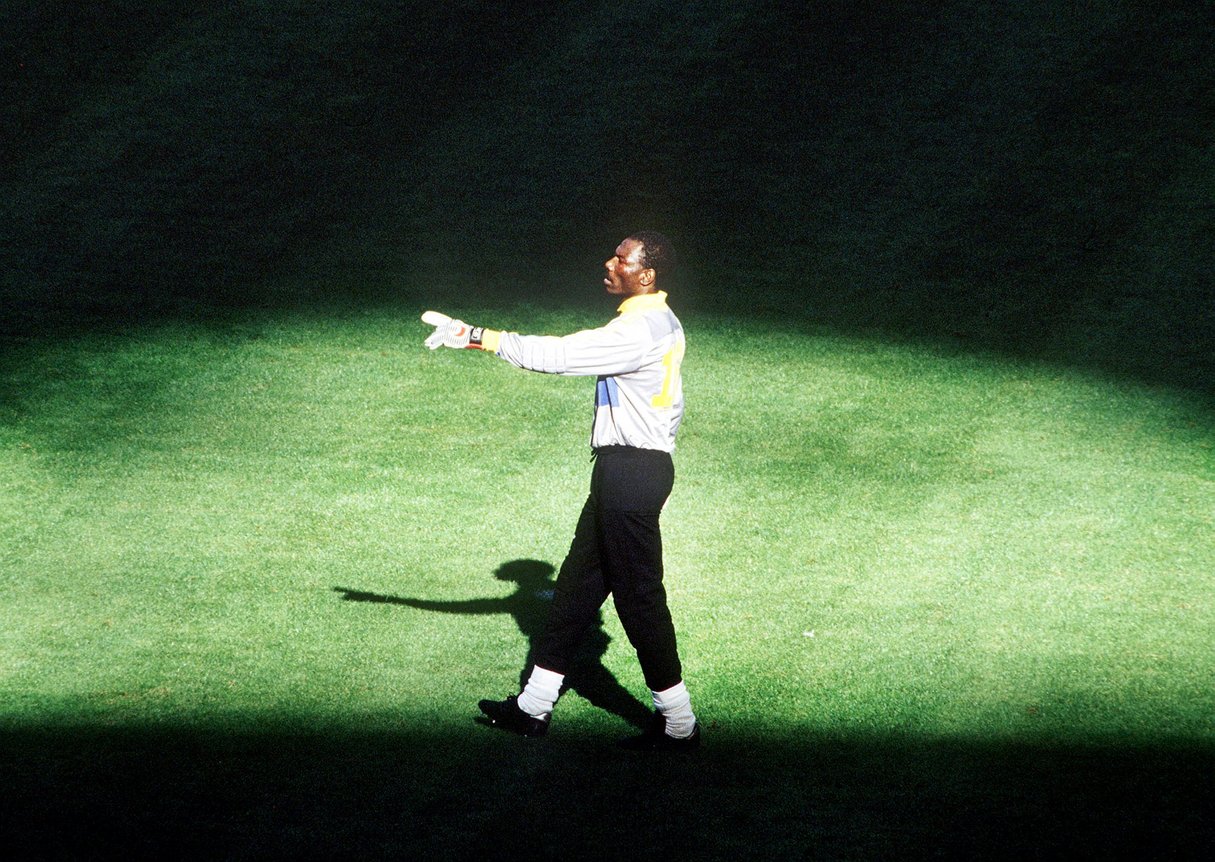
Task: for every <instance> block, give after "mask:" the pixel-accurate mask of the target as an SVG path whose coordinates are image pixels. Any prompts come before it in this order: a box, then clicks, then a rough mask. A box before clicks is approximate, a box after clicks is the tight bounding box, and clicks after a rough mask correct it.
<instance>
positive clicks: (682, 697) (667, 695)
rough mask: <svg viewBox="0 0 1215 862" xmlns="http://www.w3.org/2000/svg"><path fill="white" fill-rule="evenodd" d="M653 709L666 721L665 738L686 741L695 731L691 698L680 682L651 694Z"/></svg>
mask: <svg viewBox="0 0 1215 862" xmlns="http://www.w3.org/2000/svg"><path fill="white" fill-rule="evenodd" d="M651 694H653V695H654V708H655V709H657V710H658V711H659V712H660V713H662V717H663V718H665V719H666V720H667V736H673V737H675V738H676V739H687V738H688V737H689V736H691V735H692V731H693V730H695V729H696V716H695V715H694V714H693V712H692V697H691V695H689V694H688V687H687V686H686V685H684V684H683V682H682V681H680V682H678V683H676V684H675V685H673V686H671V687H670V688H668V689H666V690H665V691H654V692H651Z"/></svg>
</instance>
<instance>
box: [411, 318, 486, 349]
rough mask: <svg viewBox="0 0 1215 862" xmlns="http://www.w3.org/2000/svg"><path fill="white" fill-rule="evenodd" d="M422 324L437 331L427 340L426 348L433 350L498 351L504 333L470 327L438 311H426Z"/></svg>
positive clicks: (479, 327)
mask: <svg viewBox="0 0 1215 862" xmlns="http://www.w3.org/2000/svg"><path fill="white" fill-rule="evenodd" d="M422 322H423V323H429V324H430V325H431V326H433V327H434V328H435V331H434V332H432V333H431V334H430V336H429V337H428V338H427V339H426V346H427V347H429V348H430V349H431V350H437V349H438V348H440V347H454V348H456V349H457V350H458V349H460V348H463V347H471V348H475V349H477V350H488V351H489V352H490V353H493V352H495V351H497V349H498V340H499V338H500V337H501V335H502V333H500V332H498V331H497V330H494V329H485V328H484V327H482V326H469V325H468V324H467V323H465V322H464V321H463V320H453V319H452V318H450V317H448V316H447V315H446V314H442V313H441V312H438V311H426V312H423V314H422Z"/></svg>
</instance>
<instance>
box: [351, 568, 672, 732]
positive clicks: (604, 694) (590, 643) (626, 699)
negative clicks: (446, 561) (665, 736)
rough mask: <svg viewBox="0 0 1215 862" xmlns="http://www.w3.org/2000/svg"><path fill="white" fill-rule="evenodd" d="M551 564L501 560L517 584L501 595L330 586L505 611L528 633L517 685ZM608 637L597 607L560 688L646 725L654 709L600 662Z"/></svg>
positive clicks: (356, 598) (449, 607) (401, 601)
mask: <svg viewBox="0 0 1215 862" xmlns="http://www.w3.org/2000/svg"><path fill="white" fill-rule="evenodd" d="M554 571H555V570H554V568H553V567H552V566H551V565H550V564H549V563H545V562H542V561H540V560H512V561H510V562H509V563H503V564H502V565H501V566H499V567H498V568H497V570H495V572H494V577H496V578H497V579H498V580H500V581H508V582H513V583H515V584H516V585H517V586H516V588H515V591H514V592H513V593H511V594H510V595H509V596H504V597H502V598H484V599H465V600H463V601H441V600H434V599H414V598H406V597H401V596H385V595H380V594H378V593H368V592H362V591H360V590H352V589H348V588H346V587H334V588H333V591H334V592H336V593H341V594H342V601H345V602H375V603H379V604H390V605H405V606H407V607H411V608H417V609H419V610H424V611H438V612H439V613H445V614H468V615H470V616H479V615H484V614H510V615H511V616H512V617H514V619H515V625H517V626H518V627H519V631H520V632H522V634H523V635H524V637H526V638H527V641H528V648H527V660H526V661H525V662H524V663H523V672H522V674H521V675H520V679H519V689H520V690H522V689H523V686H524V685H525V684H526V683H527V674H528V671H529V669H530V668H531V666H532V665H533V664H534V663H535V662H534V661H533V658H532V654H533V652H534V651H535V648H536V644H537V643H538V642H539V640H540V636H541V635H542V634H543V633H544V626H545V622H546V621H547V620H548V610H549V604H550V603H551V602H552V600H553V589H554V587H555V582H554V581H553V580H551V577H552V574H553V572H554ZM611 641H612V639H611V638H610V637H609V636H608V633H607V632H605V631H604V630H603V612H602V611H600V612H599V615H598V617H597V618H596V622H595V625H593V626H592V627H591V629H590V631H588V632H587V634H586V636H585V637H584V638H583V640H582V644H581V646H580V647H579V650H578V655H577V656H576V657H575V658H574V661H573V664H572V665H571V667H570V671H569V673H567V674H566V676H565V684H564V685H563V686H562V688H561V690H562V692H565V691H573V692H575V693H576V694H578V695H579V696H580V697H583V698H585V699H586V700H587V701H589V702H590V703H591V704H592V705H593V706H596V707H598V708H599V709H602V710H604V711H606V712H610V713H612V714H613V715H617V716H619V717H620V718H623V719H624V720H625V721H627V722H629V723H630V724H632V725H634V726H636V727H645V726H646V724H647V723H648V722H649V720H650V717H651V715H652V712H653V710H651V709H650V708H649V707H647V706H646V705H645V704H643V703H642V702H641V701H639V700H638V699H637V698H636V697H634V696H633V695H632V694H631V693H630V692H629V691H628V689H626V688H625V687H624V686H622V685H621V684H620V683H619V682H618V681H617V679H616V677H615V676H613V675H612V672H611V671H609V670H608V669H607V668H606V667H604V665H603V656H604V655H605V654H606V653H607V648H608V644H610V643H611Z"/></svg>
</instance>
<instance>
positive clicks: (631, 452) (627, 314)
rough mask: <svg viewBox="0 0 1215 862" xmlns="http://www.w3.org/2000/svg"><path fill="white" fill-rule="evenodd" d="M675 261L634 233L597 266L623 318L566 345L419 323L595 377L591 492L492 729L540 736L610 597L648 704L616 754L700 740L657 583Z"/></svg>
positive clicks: (674, 361)
mask: <svg viewBox="0 0 1215 862" xmlns="http://www.w3.org/2000/svg"><path fill="white" fill-rule="evenodd" d="M673 265H674V254H673V252H672V249H671V245H670V242H669V241H668V240H667V238H666V237H664V236H663V235H662V234H659V233H656V232H653V231H642V232H639V233H635V234H633V235H632V236H630V237H628V238H627V239H625V240H624V241H623V242H621V243H620V245H619V246H618V247H617V248H616V252H615V254H614V255H613V256H612V257H610V258H609V259H608V260H607V261H606V262H605V263H604V268H605V269H606V270H607V272H606V276H605V277H604V279H603V282H604V285H605V286H606V288H607V292H608V293H609V294H611V295H614V296H619V297H621V298H622V299H623V302H622V303H621V305H620V308H619V312H620V314H619V316H618V317H616V318H615V319H613V320H612V321H611V322H609V323H608V324H607V325H606V326H603V327H600V328H599V329H592V330H586V331H583V332H577V333H574V334H573V335H567V336H564V337H561V338H557V337H551V336H534V335H518V334H516V333H513V332H499V331H497V330H493V329H485V328H483V327H472V326H469V325H468V324H466V323H464V322H462V321H459V320H451V319H450V318H447V317H445V316H443V315H438V314H436V313H434V312H427V314H426V315H423V319H424V320H426V322H428V323H432V324H434V325H435V326H436V328H435V331H434V333H433V334H432V335H431V336H430V337H429V338H427V339H426V346H427V347H429V348H430V349H432V350H434V349H436V348H438V347H443V346H445V347H454V348H477V349H481V350H486V351H489V352H491V353H494V354H496V355H498V356H499V357H501V358H502V359H504V360H506V361H507V362H509V363H511V364H512V365H516V366H518V367H520V368H526V369H529V370H532V371H541V372H546V373H550V374H565V375H586V376H591V375H594V376H595V377H596V378H597V382H596V386H595V423H594V427H593V429H592V431H591V447H592V451H593V456H594V467H593V469H592V471H591V488H590V494H589V496H588V497H587V500H586V504H585V505H584V506H583V508H582V514H581V516H580V517H579V519H578V525H577V527H576V529H575V531H574V539H573V542H572V544H571V545H570V550H569V554H568V555H567V556H566V558H565V561H564V562H563V563H562V564H561V569H560V571H559V573H558V575H557V585H556V592H555V595H554V597H553V604H552V608H551V610H550V612H549V618H548V622H547V625H546V627H545V630H544V633H543V634H542V635H541V637H540V640H539V643H538V644H537V646H536V648H535V651H534V659H535V664H534V665H533V667H532V668H531V674H530V676H529V678H528V681H527V684H526V685H525V686H524V688H523V691H522V692H520V693H519V694H518V695H517V696H516V695H512V696H510V697H508V698H506V700H504V701H494V700H483V701H481V703H480V708H481V711H482V712H483V713H484V714H485V716H486V717H487V718H488V720H489V722H490V723H491V724H492V725H494V726H495V727H500V728H503V729H505V730H509V731H512V732H514V733H518V734H522V735H523V736H542V735H544V734H545V733H546V732H547V731H548V726H549V721H550V718H551V716H552V711H553V706H554V704H555V703H556V701H557V698H558V695H559V694H560V693H561V689H562V684H563V682H564V679H565V674H566V671H567V670H568V669H569V667H570V660H571V658H572V657H573V655H574V652H575V650H576V649H577V647H578V644H579V642H580V640H581V639H582V637H583V635H584V634H585V633H586V632H587V631H588V630H589V629H590V627H591V626H592V625H594V623H595V622H596V620H597V619H598V614H599V609H600V607H601V606H602V605H603V603H604V601H605V600H606V599H607V597H608V595H609V594H610V595H611V596H612V598H613V600H614V602H615V606H616V612H617V614H618V615H619V617H620V622H621V624H622V625H623V626H624V630H625V633H626V634H627V635H628V638H629V642H630V643H631V644H632V645H633V648H634V649H635V650H636V651H637V658H638V660H639V662H640V664H641V670H642V673H643V675H644V676H645V681H646V684H647V686H649V688H650V690H651V694H652V696H653V702H654V706H655V712H654V717H653V720H652V721H651V723H650V725H649V726H648V727H647V728H646V730H645V732H643V733H642V734H641V735H639V736H634V737H629V738H627V739H624V740H621V743H620V744H621V745H622V746H623V747H625V748H630V749H637V750H651V751H671V750H680V749H691V748H695V747H697V746H698V745H699V744H700V726H699V724H698V723H697V721H696V716H695V715H694V714H693V712H692V706H691V699H690V697H689V695H688V690H687V687H686V686H685V685H684V681H683V670H682V667H681V665H680V661H679V651H678V648H677V646H676V640H675V627H674V625H673V623H672V621H671V613H670V610H669V609H668V608H667V597H666V590H665V589H664V588H663V584H662V575H663V568H662V537H661V535H660V532H659V526H658V520H659V515H660V514H661V512H662V508H663V505H664V504H665V503H666V500H667V498H668V497H669V496H670V493H671V487H672V485H673V483H674V479H675V470H674V465H673V462H672V459H671V452H672V451H673V450H674V448H675V433H676V431H677V430H678V428H679V423H680V420H681V419H682V417H683V388H682V384H681V380H680V375H679V368H680V362H681V361H682V359H683V354H684V334H683V327H682V326H681V325H680V323H679V320H678V319H677V318H676V317H675V315H674V313H672V311H671V309H670V308H669V307H668V306H667V302H666V298H667V295H666V293H665V292H663V291H661V290H659V289H658V282H659V279H660V278H661V277H663V276H665V275H667V274H668V273H669V272H670V270H671V269H672V267H673Z"/></svg>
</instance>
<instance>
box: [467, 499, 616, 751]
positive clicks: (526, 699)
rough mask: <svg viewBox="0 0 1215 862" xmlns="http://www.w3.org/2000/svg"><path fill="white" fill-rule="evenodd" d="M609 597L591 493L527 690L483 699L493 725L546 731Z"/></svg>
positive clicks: (532, 732) (524, 731)
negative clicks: (581, 645) (568, 674)
mask: <svg viewBox="0 0 1215 862" xmlns="http://www.w3.org/2000/svg"><path fill="white" fill-rule="evenodd" d="M593 485H594V482H593V480H592V488H593ZM606 599H607V588H606V586H605V585H604V579H603V569H602V566H601V564H600V552H599V535H598V519H597V517H596V508H595V504H594V499H593V493H592V497H591V498H589V499H588V500H587V501H586V505H584V506H583V508H582V514H581V516H580V517H579V518H578V526H577V527H576V528H575V530H574V540H573V542H572V543H571V544H570V550H569V553H568V554H567V555H566V557H565V561H564V562H563V563H562V564H561V570H560V571H559V572H558V574H557V584H556V589H555V591H554V595H553V605H552V608H551V609H550V610H549V617H548V621H547V623H546V625H545V629H544V633H543V634H542V635H541V636H540V638H539V640H538V642H537V643H536V644H535V648H534V650H533V654H532V656H533V661H534V665H533V667H532V669H531V675H530V676H529V677H528V680H527V683H526V684H525V685H524V687H523V691H522V692H520V693H519V695H518V696H517V697H516V696H511V697H509V698H507V699H506V700H505V701H488V700H483V701H481V703H480V707H481V711H482V712H483V713H485V714H486V715H487V716H488V717H489V719H490V721H491V723H493V724H494V725H495V726H500V727H503V728H505V729H507V730H512V731H514V732H516V733H520V734H522V735H524V736H541V735H543V734H544V733H545V732H546V731H547V729H548V721H549V719H550V717H551V714H552V711H553V706H554V705H555V704H556V701H557V697H558V696H559V695H560V693H561V685H562V682H563V681H564V679H565V674H566V671H567V670H568V669H569V665H570V661H571V659H572V658H573V656H574V653H575V651H576V650H577V649H578V645H579V643H580V641H581V640H582V638H583V636H584V635H585V634H586V632H587V630H588V629H589V628H590V627H591V626H592V625H594V624H595V623H596V622H597V621H598V618H599V608H600V607H601V606H602V605H603V602H604V601H605V600H606Z"/></svg>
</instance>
